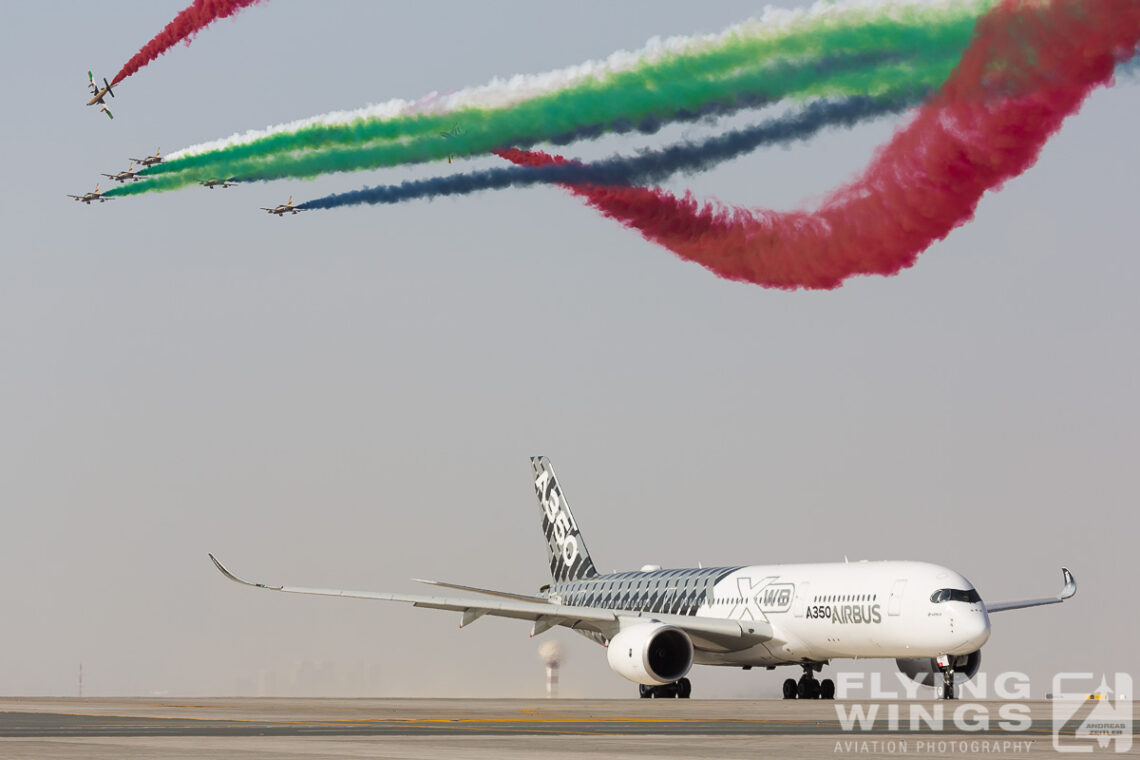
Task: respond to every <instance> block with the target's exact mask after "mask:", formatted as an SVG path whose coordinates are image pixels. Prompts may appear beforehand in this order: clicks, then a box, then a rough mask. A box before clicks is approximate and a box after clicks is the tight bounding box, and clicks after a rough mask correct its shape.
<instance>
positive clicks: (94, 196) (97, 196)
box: [67, 183, 115, 204]
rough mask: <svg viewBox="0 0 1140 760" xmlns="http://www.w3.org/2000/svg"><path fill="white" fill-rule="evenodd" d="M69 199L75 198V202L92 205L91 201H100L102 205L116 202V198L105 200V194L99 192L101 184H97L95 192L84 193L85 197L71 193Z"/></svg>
mask: <svg viewBox="0 0 1140 760" xmlns="http://www.w3.org/2000/svg"><path fill="white" fill-rule="evenodd" d="M67 197H68V198H74V199H75V200H77V201H80V202H81V203H86V204H90V203H91V201H99V202H100V203H103V202H104V201H113V200H115V199H114V198H104V197H103V193H101V192H99V183H95V189H94V190H93V191H91V192H90V193H84V194H83V195H71V194H70V193H69V194H68V196H67Z"/></svg>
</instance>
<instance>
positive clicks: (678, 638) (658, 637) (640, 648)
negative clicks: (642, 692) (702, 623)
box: [606, 623, 693, 686]
mask: <svg viewBox="0 0 1140 760" xmlns="http://www.w3.org/2000/svg"><path fill="white" fill-rule="evenodd" d="M606 659H607V660H608V661H609V663H610V667H611V668H613V669H614V672H616V673H617V674H618V675H620V676H622V677H624V678H628V679H629V680H630V681H633V682H634V683H642V684H645V685H646V686H662V685H664V684H667V683H672V682H673V681H676V680H678V679H680V678H683V677H684V676H685V674H686V673H688V672H689V668H690V667H692V665H693V642H692V640H691V639H690V638H689V634H687V633H685V632H684V631H683V630H681V629H680V628H677V627H676V626H672V625H662V624H656V625H655V624H653V623H644V624H639V625H634V626H631V627H629V628H626V629H625V630H623V631H621V632H619V633H618V634H617V635H616V636H614V637H613V638H612V639H610V644H609V648H608V649H607V650H606Z"/></svg>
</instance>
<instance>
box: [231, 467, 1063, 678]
mask: <svg viewBox="0 0 1140 760" xmlns="http://www.w3.org/2000/svg"><path fill="white" fill-rule="evenodd" d="M531 466H532V468H533V471H534V480H533V482H534V488H535V491H536V492H537V494H538V503H539V507H540V515H541V518H542V529H543V532H544V534H545V536H546V552H547V558H548V559H549V562H550V575H551V582H550V583H549V584H547V585H544V586H542V587H541V588H540V589H539V591H538V593H537V594H518V593H513V592H509V591H496V590H491V589H481V588H475V587H472V586H464V585H459V584H454V583H443V582H439V581H421V582H423V583H428V584H431V585H434V586H439V587H443V588H448V589H455V590H458V591H462V592H466V593H467V594H472V593H474V594H481V595H483V596H484V597H485V598H482V599H480V598H476V597H474V596H470V595H468V596H420V595H413V594H391V593H382V592H368V591H338V590H335V589H317V588H301V587H296V586H276V585H268V584H263V583H251V582H250V581H245V580H242V579H241V578H238V577H237V576H236V575H233V574H232V573H231V572H230V571H229V570H227V569H226V568H225V567H223V566H222V564H221V563H220V562H218V560H217V559H215V558H214V556H213V555H212V554H211V555H210V559H211V560H213V562H214V564H215V565H216V566H217V568H218V570H220V571H221V572H222V574H223V575H225V576H226V577H227V578H229V579H230V580H232V581H236V582H238V583H243V584H245V585H248V586H254V587H256V588H261V589H266V590H269V591H281V592H286V593H294V594H316V595H321V596H339V597H352V598H357V599H377V600H381V601H389V602H405V603H408V604H411V605H413V606H416V607H427V608H430V609H437V610H450V611H453V612H458V613H460V615H461V616H462V617H461V622H460V627H463V626H466V625H470V624H471V623H473V622H474V621H476V620H478V619H479V618H480V617H482V616H484V615H494V616H499V617H508V618H516V619H521V620H529V621H532V624H533V627H532V628H531V636H535V635H538V634H540V633H542V632H544V631H546V630H548V629H550V628H552V627H554V626H563V627H565V628H569V629H571V630H573V631H576V632H577V633H580V634H582V635H583V636H586V637H587V638H589V639H591V640H593V641H595V642H597V643H599V644H601V645H602V646H604V647H606V659H607V660H608V662H609V665H610V667H611V668H612V669H613V670H614V671H615V672H617V673H618V674H619V675H621V676H624V677H625V678H627V679H629V680H630V681H633V682H634V683H637V684H639V689H640V695H641V696H642V697H643V698H653V697H680V698H686V697H688V696H689V694H690V693H691V690H692V685H691V683H690V681H689V679H688V677H687V676H688V673H689V670H690V668H691V667H692V666H693V665H694V664H696V665H715V666H720V667H732V668H744V669H745V670H748V669H751V668H753V667H763V668H767V669H769V670H771V669H774V668H775V667H777V666H780V665H788V666H793V667H798V668H801V669H802V670H803V675H802V676H801V677H800V678H799V679H798V680H796V679H793V678H789V679H787V680H786V681H784V684H783V693H784V698H785V699H797V698H799V699H833V698H834V696H835V684H834V682H833V681H832V680H831V679H825V680H823V681H822V682H820V681H818V680H816V677H815V674H816V673H819V672H820V671H821V670H822V669H823V667H824V666H825V665H827V664H829V663H830V662H831V661H832V660H836V659H848V658H859V659H870V658H890V659H894V660H895V662H896V664H897V667H898V668H899V670H900V671H902V672H903V673H904V674H906V675H907V676H908V677H910V678H911V679H913V680H914V681H917V682H919V683H921V684H924V685H926V686H935V687H938V686H940V693H941V696H942V697H943V698H944V699H954V697H955V685H956V684H957V683H961V682H964V681H966V680H968V679H970V678H972V677H973V676H974V674H975V673H977V671H978V667H979V665H980V664H981V647H982V645H983V644H985V643H986V641H987V640H988V639H989V636H990V618H989V616H990V614H991V613H994V612H1005V611H1007V610H1015V609H1020V608H1023V607H1035V606H1038V605H1043V604H1055V603H1058V602H1062V601H1064V600H1065V599H1068V598H1069V597H1071V596H1073V594H1075V593H1076V590H1077V585H1076V581H1075V580H1074V579H1073V576H1072V574H1071V573H1070V572H1069V571H1068V570H1067V569H1064V568H1062V570H1061V572H1062V574H1063V576H1064V587H1063V588H1062V590H1061V593H1060V594H1059V595H1058V596H1056V597H1050V598H1044V599H1025V600H1021V601H1013V602H998V603H986V602H983V601H982V599H981V597H980V596H979V594H978V592H977V590H976V589H975V588H974V587H973V585H972V584H971V583H970V582H969V581H968V580H966V579H965V578H964V577H963V576H962V575H960V574H959V573H957V572H955V571H954V570H951V569H949V568H946V567H940V566H938V565H933V564H929V563H926V562H867V561H863V562H851V563H847V562H843V563H827V564H794V565H751V566H747V567H740V566H731V567H697V568H679V569H673V570H662V569H661V568H660V567H658V566H655V565H647V566H645V567H643V568H641V570H639V571H635V572H620V573H609V574H601V573H598V571H597V570H596V569H595V566H594V562H593V560H592V559H591V558H590V553H589V552H588V551H587V550H586V544H585V543H584V542H583V540H582V534H581V532H580V531H579V529H578V523H577V521H576V520H575V519H574V516H573V515H572V514H571V513H570V507H569V506H568V505H567V503H566V498H565V496H564V495H563V493H562V489H561V488H560V487H559V485H558V481H557V480H556V478H555V476H554V469H553V468H552V467H551V465H550V462H549V460H547V459H546V458H545V457H534V458H532V459H531ZM939 680H940V681H941V684H939V683H938V681H939Z"/></svg>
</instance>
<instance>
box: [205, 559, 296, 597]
mask: <svg viewBox="0 0 1140 760" xmlns="http://www.w3.org/2000/svg"><path fill="white" fill-rule="evenodd" d="M206 556H208V557H209V558H210V561H211V562H213V563H214V567H216V568H218V572H220V573H221V574H222V575H224V576H226V577H227V578H229V579H230V580H231V581H233V582H234V583H240V584H242V585H243V586H253V587H254V588H267V589H269V590H270V591H280V590H281V586H267V585H265V584H264V583H254V582H253V581H247V580H243V579H241V578H239V577H237V576H236V575H234V574H233V573H231V572H230V571H229V570H227V569H226V568H225V566H224V565H223V564H222V563H221V562H218V558H217V557H215V556H214V555H213V554H207V555H206Z"/></svg>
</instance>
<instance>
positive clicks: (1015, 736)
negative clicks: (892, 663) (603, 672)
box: [0, 698, 1140, 760]
mask: <svg viewBox="0 0 1140 760" xmlns="http://www.w3.org/2000/svg"><path fill="white" fill-rule="evenodd" d="M855 704H861V705H863V707H864V708H868V707H870V706H871V705H873V704H874V703H843V702H838V703H837V702H781V701H728V700H448V699H406V700H405V699H239V698H234V699H97V698H89V699H3V698H0V756H2V757H4V758H9V759H11V760H16V759H17V758H37V759H42V758H47V759H51V758H79V757H83V758H95V759H96V760H101V759H102V758H135V757H138V758H143V757H146V758H195V757H226V758H249V759H250V760H253V759H254V758H256V759H258V760H268V759H269V758H299V757H306V758H350V757H379V758H430V757H448V758H530V757H542V758H544V759H547V758H550V759H553V758H586V757H589V756H598V757H607V758H648V757H663V758H710V757H716V758H737V757H739V758H745V757H747V758H755V757H761V756H763V757H767V756H778V757H787V758H796V757H800V758H816V757H832V758H834V757H835V756H836V755H841V754H853V755H854V754H857V755H859V756H861V757H875V756H881V755H892V756H896V757H897V756H908V755H915V756H923V757H948V756H954V755H966V756H972V755H975V754H984V755H986V756H989V757H1023V756H1025V755H1026V754H1041V753H1045V752H1048V753H1052V752H1054V748H1053V729H1052V704H1051V703H1048V702H1031V703H1025V704H1026V705H1028V708H1027V709H1028V715H1029V718H1030V720H1029V721H1026V723H1027V726H1026V727H1025V728H1024V730H1019V731H1006V730H1002V729H1001V728H999V727H998V726H997V723H998V719H999V710H1000V708H1001V703H995V702H989V703H975V704H978V705H980V707H978V708H977V709H975V710H974V712H972V713H971V715H970V719H969V721H968V722H969V723H970V724H971V725H976V724H977V722H978V717H979V715H981V714H982V713H986V714H989V715H991V716H992V724H993V725H991V726H990V727H989V728H988V729H983V730H962V729H961V728H959V727H957V726H955V725H954V721H953V720H952V715H953V712H954V710H955V709H957V708H958V707H959V705H958V704H955V703H950V704H949V705H946V704H943V709H944V711H945V717H946V721H945V724H946V725H945V727H944V729H943V730H941V731H933V730H930V729H929V728H922V729H920V730H918V731H915V732H912V731H908V730H907V729H908V719H907V716H908V714H909V713H908V711H909V709H910V708H909V705H910V704H911V703H905V702H904V703H895V704H896V705H897V706H898V708H900V709H901V712H900V714H901V716H902V720H901V725H900V726H899V729H897V730H892V729H891V727H890V725H889V724H888V722H887V708H888V704H887V703H880V713H879V715H880V719H879V720H878V721H877V722H876V723H875V724H874V726H873V727H870V728H869V730H863V729H856V730H850V729H848V728H845V727H844V725H843V721H842V720H841V719H840V716H839V714H837V710H836V708H837V705H839V706H843V707H845V708H847V709H849V708H850V707H852V706H854V705H855ZM936 704H937V703H924V704H922V707H923V708H924V709H926V710H927V711H931V710H932V709H933V708H934V706H935V705H936ZM846 714H847V713H844V715H846ZM1136 746H1138V747H1140V744H1137V745H1136ZM1137 751H1138V750H1136V749H1134V750H1133V752H1134V753H1135V752H1137Z"/></svg>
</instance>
